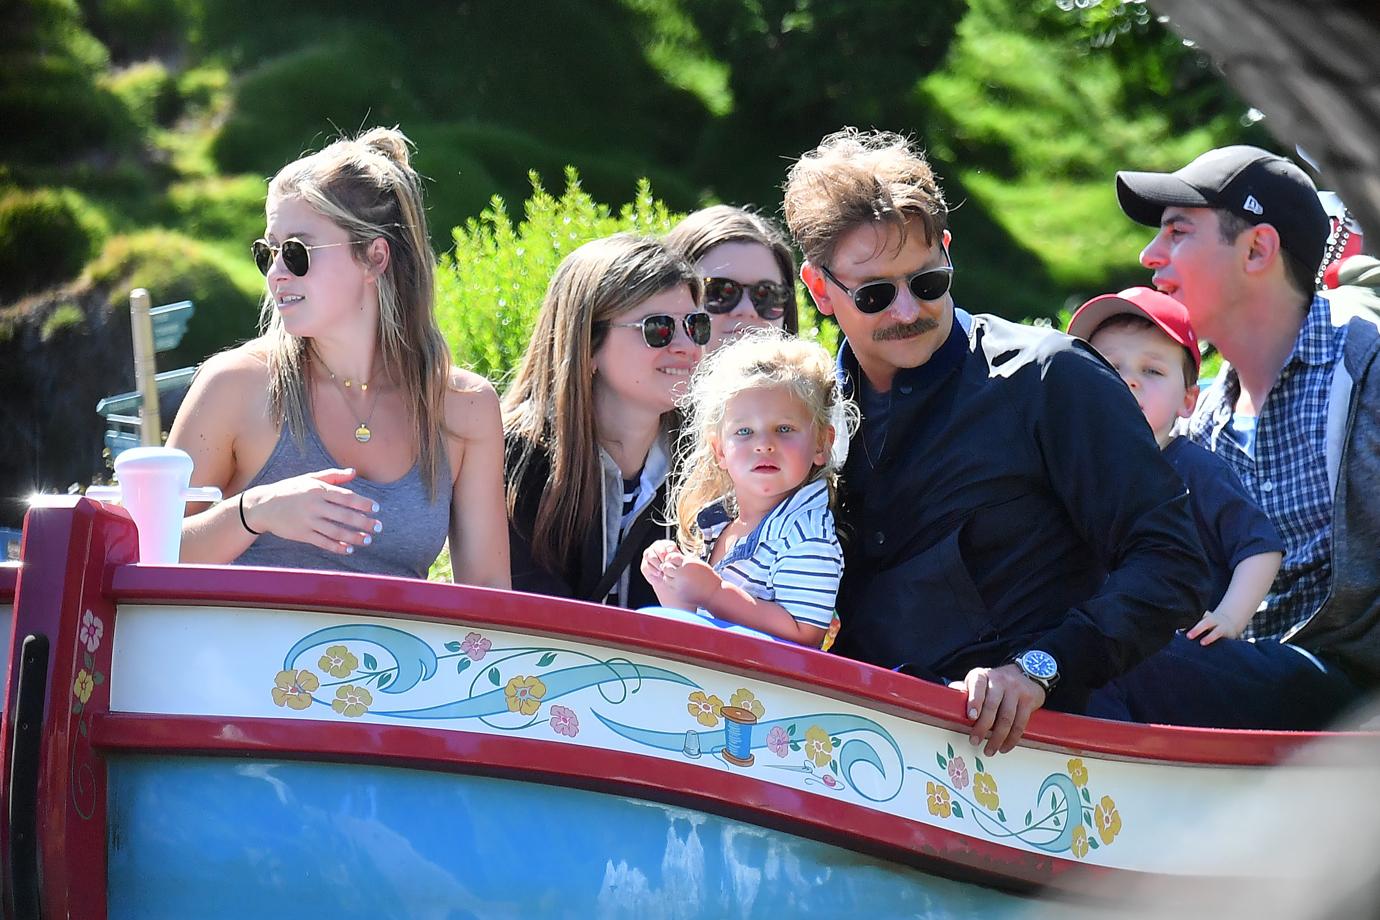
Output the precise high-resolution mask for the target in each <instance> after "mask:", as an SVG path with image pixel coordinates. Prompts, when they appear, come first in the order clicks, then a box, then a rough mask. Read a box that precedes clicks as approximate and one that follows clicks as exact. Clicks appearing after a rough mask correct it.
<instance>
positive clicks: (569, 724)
mask: <svg viewBox="0 0 1380 920" xmlns="http://www.w3.org/2000/svg"><path fill="white" fill-rule="evenodd" d="M551 728H552V729H553V730H554V731H555V732H556V734H558V735H565V736H566V737H567V738H574V737H575V736H576V735H578V734H579V733H580V718H579V716H577V715H575V711H574V710H573V709H570V708H568V707H565V706H556V705H552V707H551Z"/></svg>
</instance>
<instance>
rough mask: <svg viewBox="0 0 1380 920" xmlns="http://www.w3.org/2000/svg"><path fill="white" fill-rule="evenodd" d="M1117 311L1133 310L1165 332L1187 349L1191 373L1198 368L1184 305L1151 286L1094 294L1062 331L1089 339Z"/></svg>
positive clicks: (1197, 354)
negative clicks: (1191, 367)
mask: <svg viewBox="0 0 1380 920" xmlns="http://www.w3.org/2000/svg"><path fill="white" fill-rule="evenodd" d="M1120 313H1134V314H1135V315H1137V316H1143V317H1145V318H1146V319H1148V320H1150V322H1152V323H1154V324H1155V325H1156V326H1158V327H1159V328H1160V330H1161V331H1163V332H1164V334H1165V335H1167V336H1169V337H1170V338H1171V339H1173V340H1174V341H1175V342H1177V343H1179V344H1180V345H1182V346H1183V347H1184V348H1186V349H1187V350H1188V353H1189V354H1190V355H1192V356H1193V368H1194V371H1195V372H1201V371H1202V369H1203V353H1202V352H1201V351H1200V350H1199V349H1198V336H1197V334H1196V333H1195V332H1194V331H1193V324H1192V323H1191V322H1189V321H1188V308H1187V307H1185V306H1184V305H1183V304H1181V303H1179V302H1178V301H1177V300H1175V299H1174V298H1173V297H1170V296H1169V295H1168V294H1164V293H1161V292H1160V291H1157V290H1155V289H1154V288H1148V287H1133V288H1127V289H1126V290H1124V291H1122V292H1120V293H1118V294H1102V295H1101V296H1099V297H1094V298H1093V299H1092V300H1090V301H1088V302H1087V303H1085V304H1083V306H1081V307H1079V308H1078V309H1077V311H1075V312H1074V314H1073V319H1071V320H1069V328H1068V329H1067V330H1066V331H1067V332H1068V334H1069V335H1072V336H1076V337H1078V338H1080V339H1084V340H1085V341H1086V340H1087V339H1090V338H1092V334H1093V333H1094V332H1096V331H1097V327H1098V326H1101V325H1102V324H1103V323H1104V322H1105V321H1106V320H1107V319H1109V318H1110V317H1113V316H1116V315H1118V314H1120Z"/></svg>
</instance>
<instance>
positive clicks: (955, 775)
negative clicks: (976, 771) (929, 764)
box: [949, 757, 968, 789]
mask: <svg viewBox="0 0 1380 920" xmlns="http://www.w3.org/2000/svg"><path fill="white" fill-rule="evenodd" d="M949 782H950V783H952V784H953V787H954V789H966V788H968V765H967V764H966V763H964V762H963V758H962V757H955V758H954V759H953V760H950V761H949Z"/></svg>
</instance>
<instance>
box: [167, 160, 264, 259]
mask: <svg viewBox="0 0 1380 920" xmlns="http://www.w3.org/2000/svg"><path fill="white" fill-rule="evenodd" d="M267 191H268V184H267V183H266V182H265V181H264V179H263V178H262V177H260V176H216V177H211V178H207V179H189V180H186V181H184V182H178V183H176V184H175V185H172V186H170V187H169V188H168V193H167V211H168V217H169V218H170V220H171V222H172V224H173V225H174V226H176V227H177V228H178V229H180V230H181V231H182V232H184V233H187V234H190V235H191V236H194V237H197V238H198V239H214V240H229V241H231V244H232V245H236V246H242V247H244V249H245V251H246V252H247V251H248V247H249V244H250V242H251V241H253V240H254V239H256V238H258V237H260V236H262V235H263V232H264V194H265V193H266V192H267Z"/></svg>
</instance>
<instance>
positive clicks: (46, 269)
mask: <svg viewBox="0 0 1380 920" xmlns="http://www.w3.org/2000/svg"><path fill="white" fill-rule="evenodd" d="M104 234H105V225H104V222H103V221H102V220H101V218H100V217H99V216H98V215H97V214H96V212H95V211H93V210H92V208H91V206H90V205H89V204H88V203H87V202H86V201H85V200H84V199H83V198H82V197H81V196H80V195H79V194H77V193H76V192H74V191H72V190H70V189H49V188H40V189H10V190H8V191H6V192H4V193H3V194H0V303H8V302H10V301H14V300H17V299H18V298H19V297H22V296H23V295H25V294H31V293H34V292H36V291H40V290H43V289H44V288H47V287H51V286H52V285H55V284H60V283H62V282H63V281H69V280H71V279H73V278H75V277H77V276H78V275H80V274H81V270H82V266H84V265H85V264H86V262H87V260H88V259H90V258H91V256H92V255H94V254H95V252H96V250H97V248H98V247H99V245H100V242H101V239H102V237H103V236H104Z"/></svg>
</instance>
